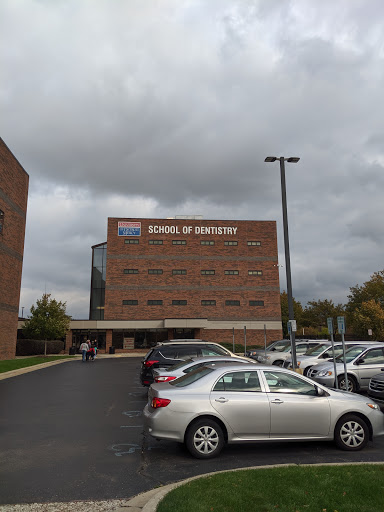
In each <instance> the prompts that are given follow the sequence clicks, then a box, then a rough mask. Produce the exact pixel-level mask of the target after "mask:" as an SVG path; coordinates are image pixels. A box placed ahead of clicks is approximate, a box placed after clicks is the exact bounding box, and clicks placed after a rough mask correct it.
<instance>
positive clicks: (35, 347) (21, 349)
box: [16, 339, 64, 356]
mask: <svg viewBox="0 0 384 512" xmlns="http://www.w3.org/2000/svg"><path fill="white" fill-rule="evenodd" d="M45 343H47V354H60V352H61V351H62V350H64V342H63V341H60V340H52V341H47V342H45V341H43V340H21V339H20V340H17V343H16V355H17V356H37V355H41V354H44V345H45Z"/></svg>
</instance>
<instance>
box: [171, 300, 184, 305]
mask: <svg viewBox="0 0 384 512" xmlns="http://www.w3.org/2000/svg"><path fill="white" fill-rule="evenodd" d="M186 305H187V301H186V300H173V301H172V306H186Z"/></svg>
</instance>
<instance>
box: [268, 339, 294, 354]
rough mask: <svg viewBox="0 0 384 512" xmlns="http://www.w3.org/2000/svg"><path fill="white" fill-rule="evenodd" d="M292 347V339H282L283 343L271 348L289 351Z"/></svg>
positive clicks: (277, 350) (278, 350)
mask: <svg viewBox="0 0 384 512" xmlns="http://www.w3.org/2000/svg"><path fill="white" fill-rule="evenodd" d="M290 348H291V342H290V341H282V342H281V343H278V344H277V345H275V346H274V347H271V349H270V350H273V351H276V352H287V351H288V350H289V349H290Z"/></svg>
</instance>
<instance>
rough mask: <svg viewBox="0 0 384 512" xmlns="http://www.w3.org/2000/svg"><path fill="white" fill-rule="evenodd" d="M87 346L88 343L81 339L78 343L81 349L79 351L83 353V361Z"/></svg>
mask: <svg viewBox="0 0 384 512" xmlns="http://www.w3.org/2000/svg"><path fill="white" fill-rule="evenodd" d="M88 348H89V347H88V343H86V342H85V341H83V343H82V344H81V345H80V350H81V353H82V354H83V363H85V361H86V357H87V352H88Z"/></svg>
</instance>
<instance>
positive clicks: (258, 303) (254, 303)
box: [249, 300, 264, 306]
mask: <svg viewBox="0 0 384 512" xmlns="http://www.w3.org/2000/svg"><path fill="white" fill-rule="evenodd" d="M249 305H250V306H264V301H263V300H250V301H249Z"/></svg>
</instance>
